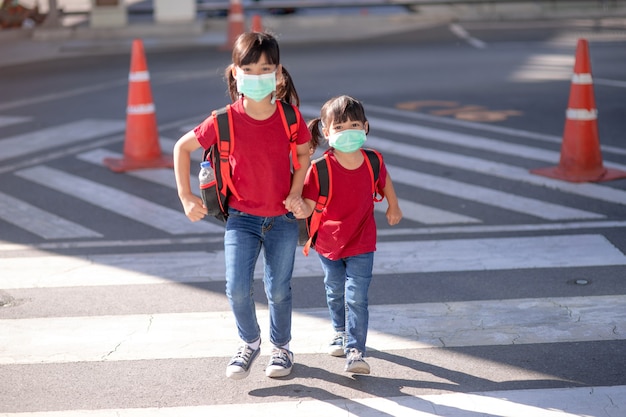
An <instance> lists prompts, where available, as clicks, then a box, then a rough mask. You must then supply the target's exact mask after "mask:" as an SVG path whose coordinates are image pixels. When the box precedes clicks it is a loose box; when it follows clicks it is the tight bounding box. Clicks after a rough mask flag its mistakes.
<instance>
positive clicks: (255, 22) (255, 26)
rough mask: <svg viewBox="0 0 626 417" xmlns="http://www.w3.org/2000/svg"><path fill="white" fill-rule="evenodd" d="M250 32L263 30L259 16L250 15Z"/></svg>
mask: <svg viewBox="0 0 626 417" xmlns="http://www.w3.org/2000/svg"><path fill="white" fill-rule="evenodd" d="M251 31H252V32H263V23H262V22H261V16H260V15H258V14H255V15H253V16H252V28H251Z"/></svg>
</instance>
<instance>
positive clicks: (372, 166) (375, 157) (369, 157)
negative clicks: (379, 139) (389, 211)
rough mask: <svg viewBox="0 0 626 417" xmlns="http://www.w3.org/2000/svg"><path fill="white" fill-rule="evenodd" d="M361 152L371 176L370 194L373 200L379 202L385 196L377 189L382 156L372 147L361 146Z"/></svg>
mask: <svg viewBox="0 0 626 417" xmlns="http://www.w3.org/2000/svg"><path fill="white" fill-rule="evenodd" d="M361 152H362V153H363V156H364V157H365V163H366V164H367V168H368V169H369V171H370V174H371V176H372V196H373V198H374V201H375V202H376V203H379V202H381V201H383V199H384V198H385V194H384V193H383V192H382V190H381V191H380V192H379V191H378V177H379V175H380V161H382V156H381V155H380V152H378V151H377V150H374V149H367V148H361Z"/></svg>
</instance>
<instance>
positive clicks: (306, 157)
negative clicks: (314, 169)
mask: <svg viewBox="0 0 626 417" xmlns="http://www.w3.org/2000/svg"><path fill="white" fill-rule="evenodd" d="M296 152H297V154H298V162H299V163H300V169H296V170H294V173H293V176H292V178H291V189H290V190H289V195H288V196H287V198H286V199H285V208H286V209H287V210H289V211H291V212H292V213H294V215H295V214H296V210H297V209H298V208H299V207H300V204H301V203H302V187H304V178H305V176H306V173H307V171H308V170H309V165H311V157H310V152H309V144H308V142H307V143H303V144H301V145H298V146H297V147H296Z"/></svg>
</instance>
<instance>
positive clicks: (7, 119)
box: [0, 115, 33, 127]
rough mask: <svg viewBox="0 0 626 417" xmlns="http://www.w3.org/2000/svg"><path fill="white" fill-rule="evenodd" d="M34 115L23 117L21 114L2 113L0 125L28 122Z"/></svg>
mask: <svg viewBox="0 0 626 417" xmlns="http://www.w3.org/2000/svg"><path fill="white" fill-rule="evenodd" d="M32 119H33V118H32V117H21V116H3V115H0V127H5V126H11V125H16V124H20V123H26V122H29V121H31V120H32Z"/></svg>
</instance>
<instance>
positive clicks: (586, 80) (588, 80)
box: [572, 73, 593, 85]
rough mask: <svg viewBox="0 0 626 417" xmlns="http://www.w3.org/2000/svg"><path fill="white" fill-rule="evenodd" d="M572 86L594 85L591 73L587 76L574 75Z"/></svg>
mask: <svg viewBox="0 0 626 417" xmlns="http://www.w3.org/2000/svg"><path fill="white" fill-rule="evenodd" d="M572 84H577V85H588V84H593V78H592V77H591V74H589V73H586V74H573V75H572Z"/></svg>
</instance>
